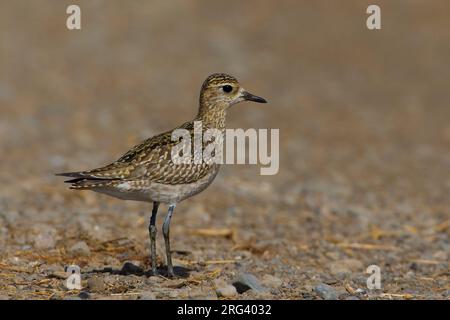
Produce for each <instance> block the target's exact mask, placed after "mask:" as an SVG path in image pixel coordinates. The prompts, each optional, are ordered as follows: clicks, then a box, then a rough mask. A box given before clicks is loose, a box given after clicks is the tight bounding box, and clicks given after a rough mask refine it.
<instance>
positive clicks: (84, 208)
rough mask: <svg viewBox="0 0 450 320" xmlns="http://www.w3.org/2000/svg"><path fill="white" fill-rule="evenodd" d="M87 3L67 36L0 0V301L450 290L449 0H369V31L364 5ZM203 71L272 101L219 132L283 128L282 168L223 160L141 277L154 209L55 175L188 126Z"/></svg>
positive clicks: (372, 295) (29, 10) (44, 15)
mask: <svg viewBox="0 0 450 320" xmlns="http://www.w3.org/2000/svg"><path fill="white" fill-rule="evenodd" d="M78 3H79V4H80V6H81V9H82V19H83V20H82V30H80V31H68V30H67V29H66V28H65V19H66V14H65V9H66V7H67V5H69V4H71V2H69V1H56V0H55V1H52V0H45V1H25V0H17V1H7V0H3V1H0V39H1V40H0V69H1V72H0V148H1V155H0V158H1V161H0V298H3V299H85V298H89V299H99V298H102V299H178V298H188V299H229V298H233V299H258V298H262V299H449V293H450V287H449V282H448V276H449V271H448V270H449V269H448V254H449V252H450V243H449V221H450V220H449V215H450V197H449V193H450V170H449V169H450V151H449V150H450V121H449V119H450V108H449V107H450V106H449V101H450V91H449V90H448V86H449V83H450V65H449V64H448V57H449V56H450V46H449V41H448V40H449V37H450V20H449V18H448V12H449V10H450V4H449V2H448V1H428V2H427V3H426V4H425V3H424V2H422V1H413V0H411V1H395V2H392V1H386V2H384V1H377V3H379V4H380V5H381V7H382V19H383V20H382V29H381V30H380V31H368V30H367V29H366V28H365V19H366V14H365V10H366V8H367V5H368V2H366V1H345V2H339V5H337V3H336V4H331V3H330V2H329V1H282V2H275V1H257V2H256V1H245V3H243V2H239V1H227V2H226V3H224V2H223V1H220V2H219V1H208V2H200V1H199V2H194V1H181V0H179V1H164V2H163V1H159V2H154V3H152V2H149V1H133V2H132V4H125V2H123V1H117V0H114V1H113V0H110V1H82V0H81V1H78ZM213 72H227V73H231V74H234V75H235V76H236V77H237V78H238V79H240V81H241V83H242V84H243V85H244V86H245V87H246V88H247V89H249V91H251V92H254V93H255V94H258V95H261V96H263V97H265V98H267V99H268V100H269V102H270V103H269V104H267V105H257V104H250V103H244V104H240V105H238V106H235V107H234V108H233V109H231V110H230V113H229V116H228V119H227V125H228V127H229V128H279V129H280V171H279V173H278V174H277V175H274V176H261V175H259V167H258V166H255V165H252V166H249V165H248V166H245V165H239V166H238V165H234V166H233V165H228V166H224V167H223V168H222V170H221V173H220V174H219V176H218V177H217V179H216V181H215V182H214V184H213V185H212V186H211V187H210V188H209V189H208V190H206V191H205V192H203V193H202V194H200V195H198V196H196V197H194V198H191V199H189V200H186V201H185V202H183V203H181V204H179V206H178V207H177V209H176V210H175V214H174V217H173V219H172V229H171V238H172V246H173V257H174V263H175V265H176V271H177V272H178V274H179V275H180V277H179V278H178V279H167V278H165V277H163V276H160V277H155V276H150V275H149V274H148V272H147V271H148V270H149V252H148V247H149V240H148V233H147V224H148V220H149V216H150V211H151V206H150V205H149V204H145V203H138V202H125V201H120V200H117V199H113V198H110V197H107V196H103V195H99V194H94V193H90V192H75V191H71V190H68V189H67V186H65V185H63V183H62V179H61V178H59V177H55V176H54V175H53V174H54V173H56V172H63V171H73V170H82V169H88V168H91V167H96V166H100V165H103V164H107V163H109V162H110V161H113V160H115V159H116V158H117V157H119V156H120V155H121V154H122V153H123V152H125V151H126V150H128V148H130V147H131V146H133V145H134V144H136V143H138V142H140V141H141V140H142V139H144V138H146V137H149V136H151V135H153V134H156V133H158V132H161V131H164V130H167V129H170V128H173V127H175V126H176V125H178V124H180V123H182V122H184V121H187V120H190V119H191V118H192V117H193V115H194V114H195V112H196V108H197V99H198V91H199V87H200V84H201V82H202V81H203V79H204V78H205V77H206V76H207V75H208V74H210V73H213ZM165 210H166V208H165V207H164V206H163V207H162V208H161V209H160V211H161V213H160V214H159V217H158V225H161V223H162V219H163V216H164V212H163V211H165ZM158 253H159V255H158V256H159V258H160V259H161V260H159V263H160V267H161V272H162V273H163V272H164V259H163V257H164V255H163V254H164V250H163V241H162V237H161V232H160V233H159V235H158ZM73 264H75V265H78V266H79V267H80V269H81V273H82V274H81V276H82V282H81V286H82V289H81V290H69V289H68V288H67V287H66V286H65V279H66V277H67V273H66V272H65V267H67V266H69V265H73ZM373 264H375V265H377V266H379V267H380V270H381V288H380V289H372V290H371V289H368V288H367V285H366V280H367V277H368V276H369V275H368V274H366V268H367V267H368V266H369V265H373Z"/></svg>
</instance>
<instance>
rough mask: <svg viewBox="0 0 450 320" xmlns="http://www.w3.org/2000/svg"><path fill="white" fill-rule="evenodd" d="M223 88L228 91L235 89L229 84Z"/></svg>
mask: <svg viewBox="0 0 450 320" xmlns="http://www.w3.org/2000/svg"><path fill="white" fill-rule="evenodd" d="M222 90H223V91H224V92H226V93H230V92H231V91H232V90H233V87H232V86H230V85H229V84H227V85H224V86H223V87H222Z"/></svg>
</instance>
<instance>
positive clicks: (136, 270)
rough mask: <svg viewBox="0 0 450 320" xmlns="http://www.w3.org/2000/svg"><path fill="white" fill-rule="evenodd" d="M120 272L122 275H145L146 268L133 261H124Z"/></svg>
mask: <svg viewBox="0 0 450 320" xmlns="http://www.w3.org/2000/svg"><path fill="white" fill-rule="evenodd" d="M120 274H122V275H130V274H134V275H143V274H144V269H142V268H141V267H139V266H137V265H135V264H133V263H132V262H129V261H127V262H125V263H124V265H123V267H122V269H121V270H120Z"/></svg>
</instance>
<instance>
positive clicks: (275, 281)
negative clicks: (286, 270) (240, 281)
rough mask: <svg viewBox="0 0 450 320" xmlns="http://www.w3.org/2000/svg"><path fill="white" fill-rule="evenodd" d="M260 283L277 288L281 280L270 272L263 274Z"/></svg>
mask: <svg viewBox="0 0 450 320" xmlns="http://www.w3.org/2000/svg"><path fill="white" fill-rule="evenodd" d="M261 283H262V285H263V286H265V287H268V288H272V289H277V288H279V287H281V285H282V284H283V281H282V280H281V279H280V278H277V277H274V276H272V275H270V274H266V275H264V276H263V278H262V281H261Z"/></svg>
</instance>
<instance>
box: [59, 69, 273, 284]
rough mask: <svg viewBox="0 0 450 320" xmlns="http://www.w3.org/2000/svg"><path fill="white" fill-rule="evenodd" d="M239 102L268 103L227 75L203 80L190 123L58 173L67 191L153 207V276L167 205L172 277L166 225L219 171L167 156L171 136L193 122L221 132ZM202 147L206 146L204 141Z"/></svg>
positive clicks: (191, 130)
mask: <svg viewBox="0 0 450 320" xmlns="http://www.w3.org/2000/svg"><path fill="white" fill-rule="evenodd" d="M242 101H253V102H257V103H267V101H266V100H265V99H264V98H261V97H259V96H256V95H253V94H251V93H249V92H248V91H246V90H245V89H244V88H243V87H242V86H241V85H240V84H239V82H238V80H237V79H236V78H235V77H234V76H231V75H229V74H225V73H214V74H212V75H210V76H208V77H207V78H206V80H205V81H204V82H203V84H202V86H201V89H200V99H199V107H198V113H197V115H196V116H195V118H194V119H193V120H192V121H188V122H185V123H183V124H181V125H180V126H178V127H176V128H174V129H172V130H169V131H166V132H164V133H161V134H158V135H155V136H153V137H151V138H149V139H146V140H144V141H143V142H142V143H140V144H138V145H136V146H134V147H133V148H131V149H130V150H129V151H128V152H126V153H125V154H124V155H123V156H121V157H120V158H119V159H118V160H116V161H115V162H113V163H111V164H109V165H106V166H103V167H99V168H96V169H92V170H86V171H78V172H65V173H57V174H56V175H58V176H65V177H70V178H71V179H69V180H66V181H64V182H66V183H69V184H70V185H71V186H70V189H75V190H91V191H94V192H99V193H102V194H106V195H109V196H113V197H116V198H119V199H122V200H135V201H144V202H149V203H152V204H153V208H152V212H151V216H150V222H149V228H148V232H149V238H150V259H151V268H152V274H154V275H157V274H158V271H157V266H156V235H157V227H156V216H157V213H158V208H159V205H160V204H161V203H162V204H165V205H167V206H168V211H167V214H166V216H165V219H164V223H163V225H162V233H163V236H164V242H165V251H166V252H165V253H166V262H167V275H168V276H169V277H176V275H175V273H174V269H173V264H172V256H171V250H170V237H169V233H170V221H171V218H172V215H173V212H174V209H175V207H176V206H177V204H178V203H180V202H181V201H183V200H185V199H187V198H189V197H192V196H194V195H196V194H198V193H200V192H202V191H203V190H205V189H206V188H207V187H208V186H209V185H210V184H211V183H212V182H213V180H214V179H215V177H216V176H217V174H218V172H219V168H220V163H216V162H213V161H201V162H200V163H198V162H196V163H193V162H189V163H185V162H183V163H177V162H176V161H173V159H172V157H171V150H172V148H173V147H174V146H175V145H176V144H177V143H178V141H173V139H172V133H173V131H174V130H176V129H184V130H187V131H188V132H189V134H190V135H192V136H193V134H194V123H195V122H196V121H200V122H201V124H202V130H203V131H205V130H207V129H216V130H219V131H220V132H221V133H222V134H223V133H224V132H225V120H226V114H227V111H228V109H229V108H230V107H231V106H233V105H235V104H237V103H239V102H242ZM202 148H203V149H204V148H205V143H204V142H202Z"/></svg>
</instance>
